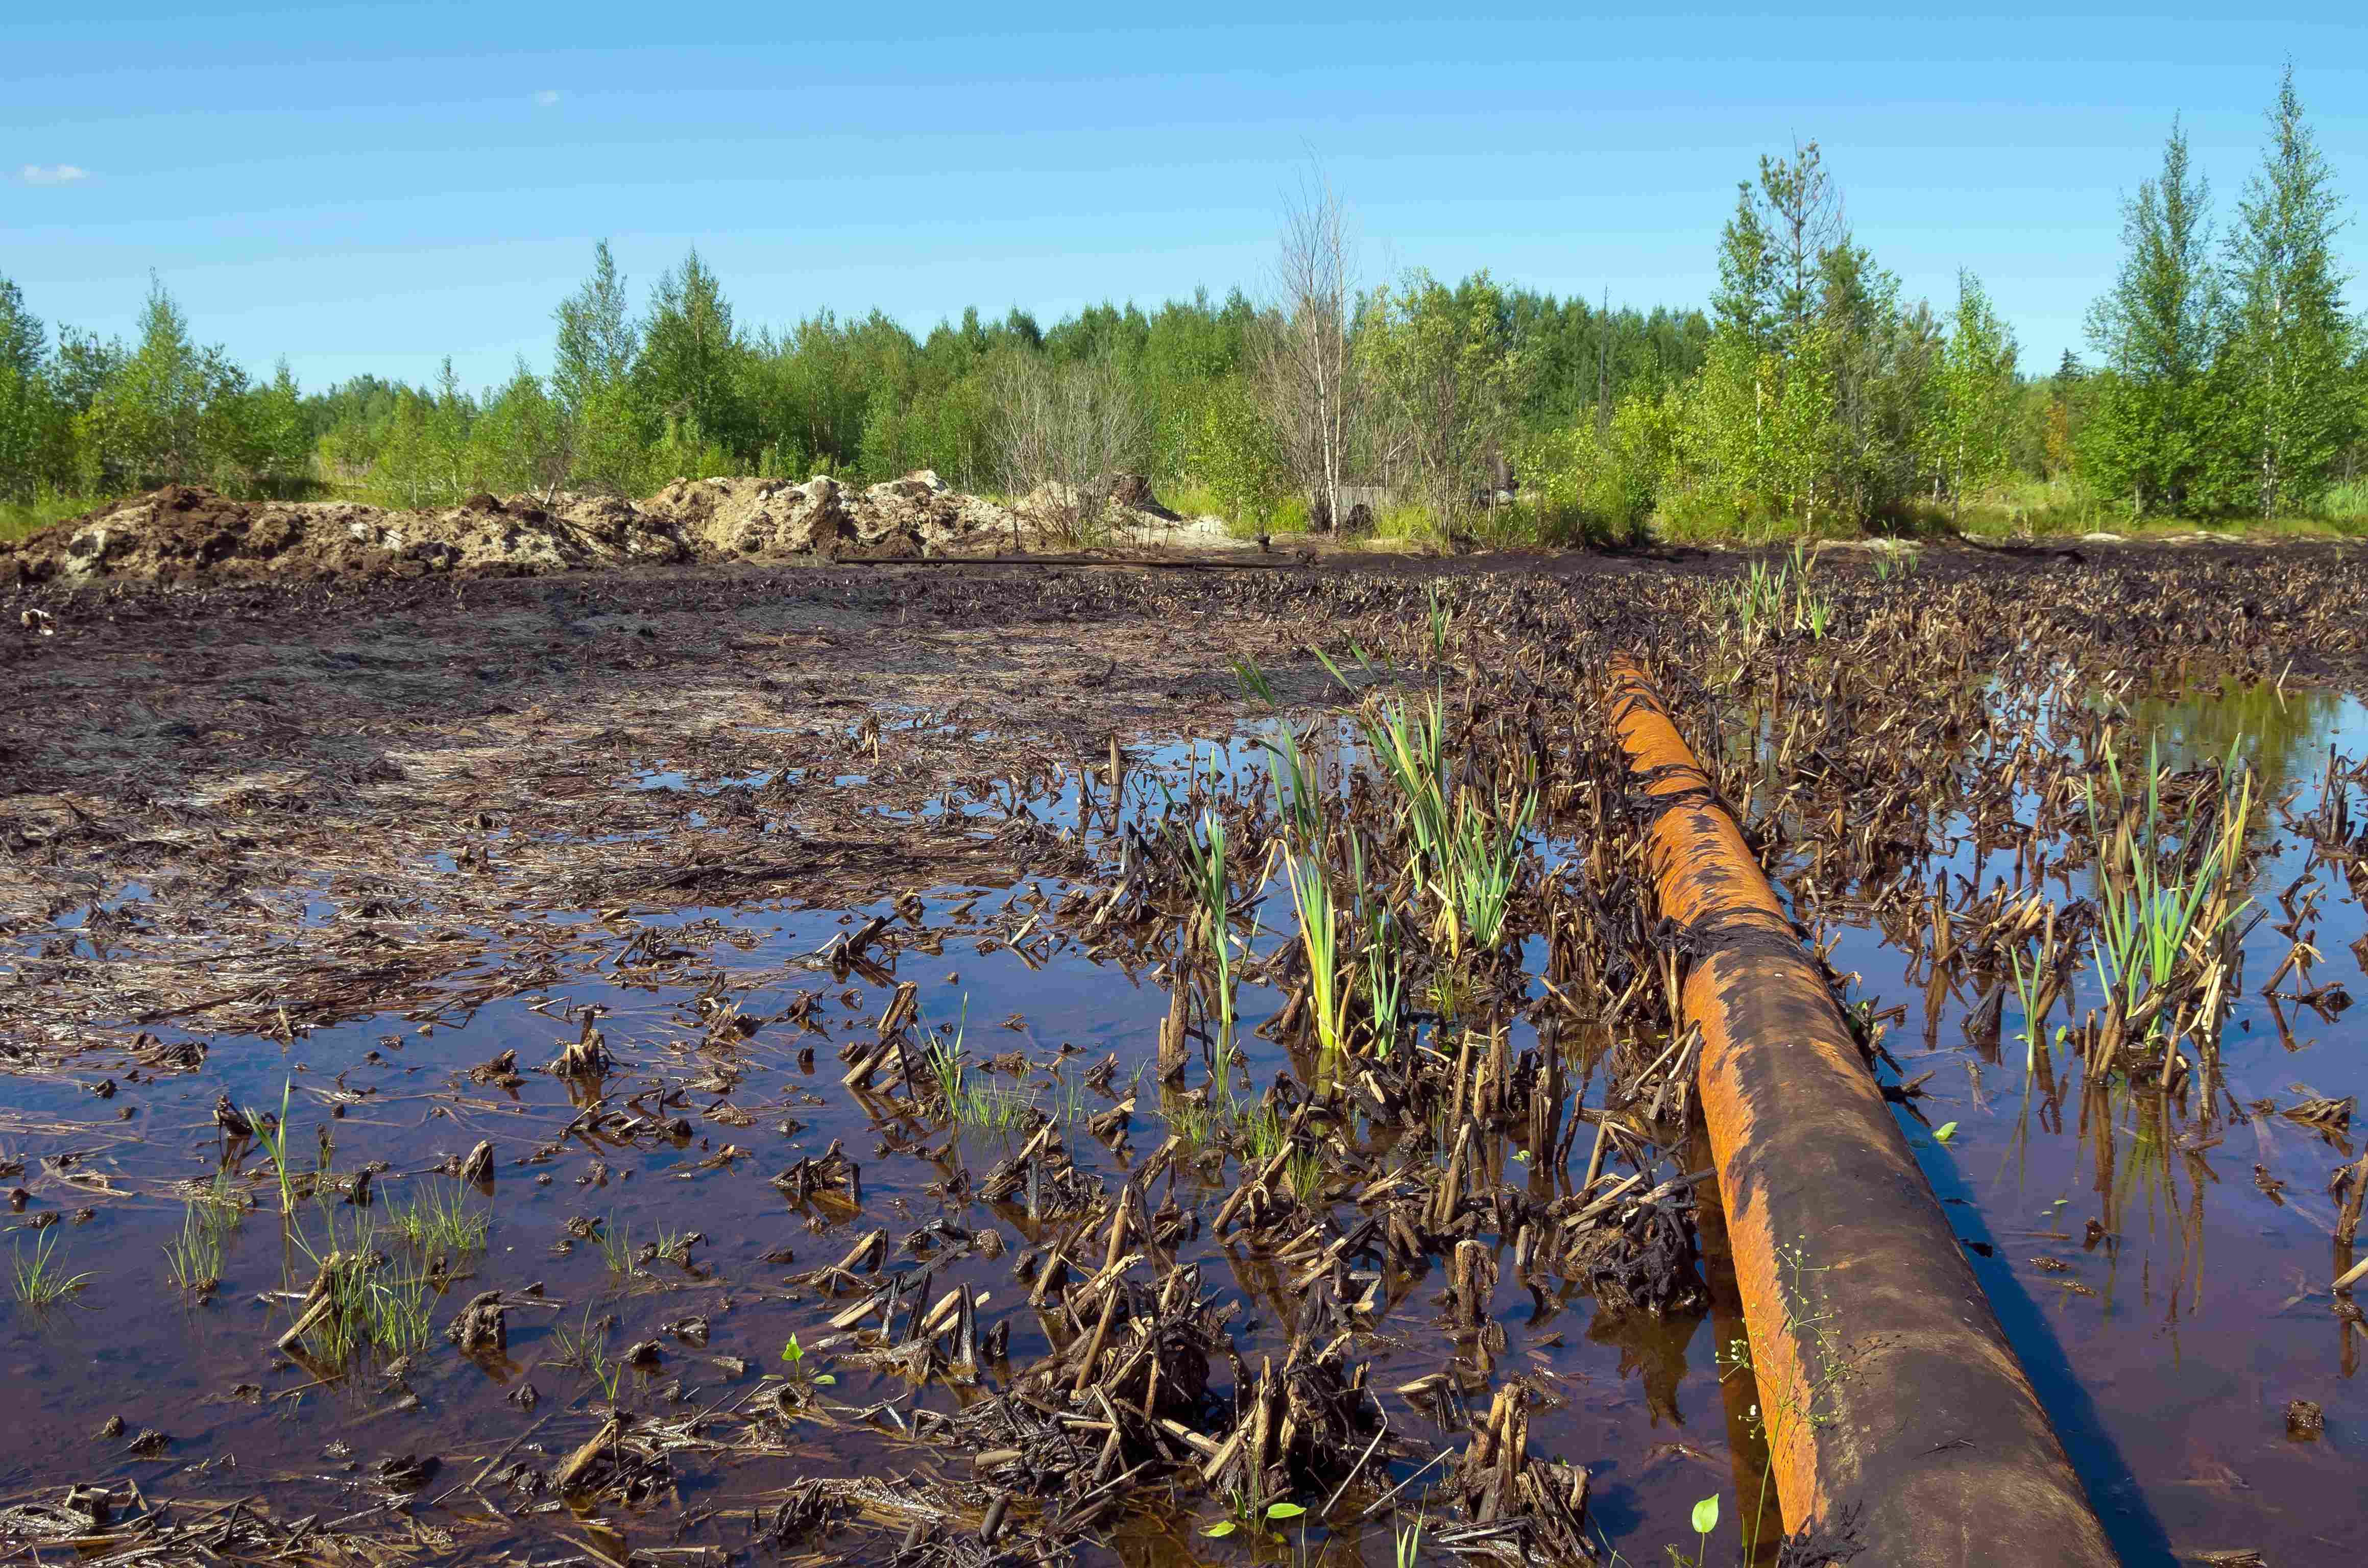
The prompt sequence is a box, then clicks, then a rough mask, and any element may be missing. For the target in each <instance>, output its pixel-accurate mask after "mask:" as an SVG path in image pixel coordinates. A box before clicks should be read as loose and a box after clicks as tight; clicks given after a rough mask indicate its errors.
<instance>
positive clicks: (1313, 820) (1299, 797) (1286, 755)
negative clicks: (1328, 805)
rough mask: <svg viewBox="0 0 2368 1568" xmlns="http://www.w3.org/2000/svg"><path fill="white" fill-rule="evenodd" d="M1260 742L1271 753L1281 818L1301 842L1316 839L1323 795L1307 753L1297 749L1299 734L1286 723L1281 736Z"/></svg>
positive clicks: (1322, 820)
mask: <svg viewBox="0 0 2368 1568" xmlns="http://www.w3.org/2000/svg"><path fill="white" fill-rule="evenodd" d="M1260 744H1263V745H1264V746H1265V747H1266V749H1267V751H1268V752H1269V754H1270V755H1271V756H1273V757H1274V765H1275V766H1274V794H1275V805H1276V807H1277V808H1278V809H1279V810H1280V811H1281V812H1282V820H1283V821H1284V822H1285V823H1286V824H1289V825H1290V827H1291V828H1292V831H1293V832H1295V833H1297V834H1298V835H1299V841H1300V842H1301V843H1302V844H1313V843H1315V840H1316V837H1317V835H1320V834H1321V833H1322V832H1323V828H1324V804H1323V795H1322V792H1321V791H1320V790H1318V789H1317V788H1316V784H1315V770H1314V769H1313V768H1312V767H1309V766H1308V762H1307V754H1306V753H1305V752H1304V751H1302V750H1300V747H1299V736H1298V735H1297V734H1295V733H1292V729H1291V726H1289V725H1288V724H1285V725H1283V726H1282V733H1281V735H1280V736H1274V737H1269V738H1268V739H1267V740H1265V741H1264V742H1262V743H1260Z"/></svg>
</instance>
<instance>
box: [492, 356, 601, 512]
mask: <svg viewBox="0 0 2368 1568" xmlns="http://www.w3.org/2000/svg"><path fill="white" fill-rule="evenodd" d="M469 445H470V460H469V468H470V471H471V473H472V482H473V483H480V484H483V485H484V487H485V488H486V489H488V490H491V491H494V492H495V493H496V494H514V493H516V492H518V491H532V492H539V493H541V494H543V495H544V496H545V497H546V498H548V497H549V496H550V495H551V494H552V493H553V492H555V491H557V490H558V489H559V487H560V486H561V485H563V484H564V483H566V481H567V469H568V463H569V460H570V458H571V457H572V455H573V452H574V449H575V421H574V420H572V419H571V418H569V416H568V415H567V413H566V411H565V410H564V409H563V408H561V407H560V405H559V403H558V402H557V401H556V400H555V399H553V398H552V396H551V395H550V393H549V392H546V391H544V389H543V384H542V381H541V378H540V377H538V376H537V375H535V373H534V372H533V371H532V370H529V369H527V366H526V361H525V360H523V359H520V360H519V361H518V366H517V368H516V369H513V370H512V371H511V372H510V379H509V381H507V383H506V384H504V386H503V387H502V389H501V391H499V392H496V393H495V394H494V395H493V397H492V398H491V399H489V400H488V401H487V403H486V404H485V407H484V411H483V412H482V413H481V414H480V415H478V417H477V419H476V421H475V423H474V424H473V425H472V426H471V428H470V431H469Z"/></svg>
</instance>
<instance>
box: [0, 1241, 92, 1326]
mask: <svg viewBox="0 0 2368 1568" xmlns="http://www.w3.org/2000/svg"><path fill="white" fill-rule="evenodd" d="M58 1240H59V1238H58V1233H57V1232H56V1231H54V1230H51V1231H50V1232H47V1233H45V1234H44V1235H43V1236H42V1238H41V1239H40V1241H38V1242H36V1243H35V1244H33V1256H32V1257H31V1258H30V1259H29V1260H28V1259H27V1258H26V1257H25V1256H24V1255H23V1254H22V1253H20V1252H17V1251H15V1249H13V1248H12V1249H11V1256H13V1257H14V1259H15V1262H16V1280H15V1283H16V1291H17V1302H18V1303H19V1304H20V1305H22V1306H24V1307H26V1308H28V1309H29V1310H30V1311H33V1312H40V1311H41V1310H43V1309H44V1308H47V1307H52V1306H55V1305H56V1304H57V1303H58V1302H60V1301H63V1300H65V1298H67V1297H68V1296H71V1295H73V1294H74V1292H75V1291H77V1290H81V1289H82V1288H83V1287H84V1286H85V1285H87V1284H89V1283H90V1281H91V1278H92V1276H90V1275H88V1274H68V1273H67V1272H66V1271H65V1268H64V1267H63V1264H61V1263H60V1262H59V1260H58V1257H57V1250H58Z"/></svg>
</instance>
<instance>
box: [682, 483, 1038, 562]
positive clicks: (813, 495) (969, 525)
mask: <svg viewBox="0 0 2368 1568" xmlns="http://www.w3.org/2000/svg"><path fill="white" fill-rule="evenodd" d="M642 508H643V511H644V512H645V513H646V514H648V515H649V516H650V517H653V518H655V519H659V520H662V521H663V522H665V523H666V525H668V526H670V527H672V528H675V529H676V530H677V532H678V533H679V534H680V535H681V536H682V539H683V540H684V542H685V543H686V544H688V545H689V547H690V548H691V549H692V550H693V551H695V552H696V553H697V554H699V555H700V557H701V558H702V559H705V560H713V561H731V560H737V559H743V558H747V557H757V558H767V557H777V556H785V555H804V554H808V553H810V552H813V551H824V552H825V553H830V554H848V553H860V554H882V555H896V554H912V555H939V554H948V553H952V552H956V551H965V550H977V549H981V548H990V547H992V546H994V545H996V544H999V543H1005V542H1008V541H1009V540H1012V539H1013V538H1015V537H1016V536H1015V534H1014V532H1013V521H1014V519H1013V517H1012V515H1011V514H1010V513H1008V512H1007V511H1005V510H1004V509H1003V508H1002V507H1000V506H996V505H995V504H994V503H993V502H991V501H983V500H981V499H979V498H978V497H977V496H975V495H965V494H962V493H961V492H960V491H957V490H955V489H953V488H952V487H951V486H950V485H948V484H947V483H946V482H945V481H944V480H942V479H940V478H939V477H938V476H937V475H936V474H935V473H933V472H930V471H928V470H927V469H923V470H922V471H921V472H917V473H910V474H906V475H905V477H904V478H902V479H892V480H889V481H888V482H886V483H882V484H875V485H873V486H871V488H870V489H868V490H860V491H859V490H854V489H851V488H849V487H848V486H847V485H844V484H842V483H839V482H838V481H837V480H836V479H832V478H830V477H829V476H827V475H817V476H815V477H814V478H813V479H809V480H807V481H806V482H805V483H803V484H791V483H789V482H788V481H787V480H779V479H774V480H764V479H677V480H676V481H675V482H674V483H672V484H669V485H667V486H666V488H665V489H664V490H661V491H659V492H658V493H657V494H655V495H653V496H651V497H650V498H649V499H648V500H646V501H644V502H643V503H642Z"/></svg>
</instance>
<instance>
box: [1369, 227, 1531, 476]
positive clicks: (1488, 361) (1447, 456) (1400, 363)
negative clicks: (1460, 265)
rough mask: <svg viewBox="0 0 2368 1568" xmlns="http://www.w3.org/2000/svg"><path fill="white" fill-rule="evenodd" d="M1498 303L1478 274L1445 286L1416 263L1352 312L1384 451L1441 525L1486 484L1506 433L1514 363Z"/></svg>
mask: <svg viewBox="0 0 2368 1568" xmlns="http://www.w3.org/2000/svg"><path fill="white" fill-rule="evenodd" d="M1504 303H1505V301H1504V295H1503V294H1502V292H1501V291H1499V290H1498V289H1497V285H1496V284H1495V283H1494V282H1493V281H1492V280H1491V279H1490V278H1489V277H1488V274H1487V273H1486V272H1485V271H1483V272H1476V273H1474V274H1473V275H1472V276H1471V277H1470V278H1465V279H1464V280H1463V282H1462V283H1460V284H1458V285H1457V286H1455V287H1454V288H1452V289H1451V288H1449V287H1448V286H1447V285H1446V284H1444V283H1441V282H1440V281H1439V280H1438V279H1437V278H1433V277H1431V276H1430V274H1429V273H1428V272H1425V271H1423V270H1422V269H1421V268H1419V267H1417V268H1414V269H1412V270H1410V271H1408V272H1407V273H1406V275H1405V276H1404V277H1402V278H1400V279H1399V280H1398V282H1397V284H1396V286H1395V288H1393V287H1391V286H1390V285H1387V284H1384V285H1383V286H1382V287H1381V288H1379V289H1377V290H1374V291H1373V294H1372V297H1371V298H1370V299H1369V300H1368V301H1367V302H1366V305H1365V308H1364V310H1363V311H1362V312H1360V322H1359V325H1358V329H1357V351H1358V357H1359V360H1360V364H1361V365H1362V366H1363V368H1364V369H1365V371H1366V374H1367V376H1368V377H1369V379H1370V384H1371V385H1372V388H1373V389H1374V391H1375V392H1376V394H1377V395H1378V399H1379V402H1380V405H1381V408H1382V411H1383V442H1384V443H1385V445H1384V452H1385V454H1386V456H1387V459H1388V460H1390V462H1391V465H1392V466H1395V467H1400V468H1403V470H1405V471H1406V472H1409V473H1410V474H1411V475H1412V477H1413V480H1414V483H1415V486H1416V487H1417V489H1418V490H1419V491H1420V492H1421V494H1423V495H1424V497H1425V498H1426V499H1427V500H1428V501H1429V503H1430V505H1431V506H1434V507H1435V508H1437V510H1438V512H1439V515H1440V518H1441V519H1442V520H1444V519H1445V518H1446V517H1449V516H1450V515H1452V514H1453V513H1455V512H1458V511H1461V510H1462V509H1463V508H1464V507H1465V506H1468V505H1469V499H1470V496H1471V494H1472V493H1473V491H1474V490H1475V489H1478V488H1480V487H1482V486H1483V485H1484V484H1486V483H1488V482H1489V480H1490V478H1491V468H1492V465H1493V463H1494V462H1495V460H1496V459H1497V457H1498V456H1499V454H1500V453H1501V452H1502V451H1503V450H1504V449H1505V447H1506V445H1507V441H1508V437H1509V436H1510V434H1511V418H1512V414H1513V411H1514V409H1515V408H1516V406H1517V405H1518V400H1517V395H1516V393H1517V389H1518V387H1519V385H1520V364H1519V362H1518V360H1517V359H1516V358H1515V356H1514V354H1513V352H1512V345H1511V343H1510V341H1509V338H1508V335H1507V333H1506V330H1505V319H1504Z"/></svg>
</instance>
